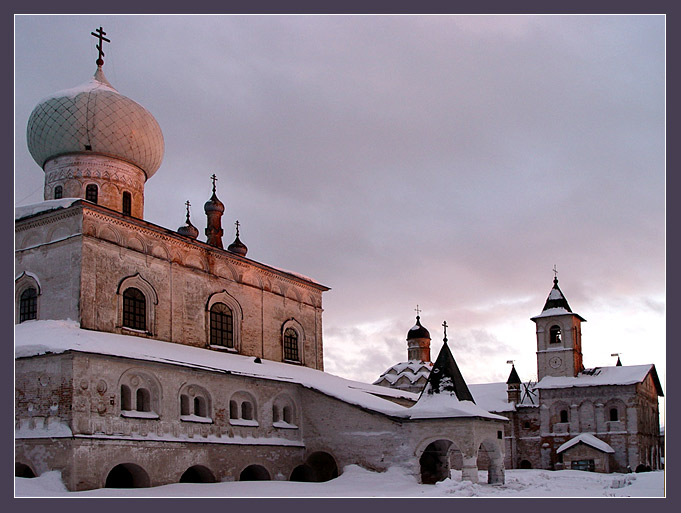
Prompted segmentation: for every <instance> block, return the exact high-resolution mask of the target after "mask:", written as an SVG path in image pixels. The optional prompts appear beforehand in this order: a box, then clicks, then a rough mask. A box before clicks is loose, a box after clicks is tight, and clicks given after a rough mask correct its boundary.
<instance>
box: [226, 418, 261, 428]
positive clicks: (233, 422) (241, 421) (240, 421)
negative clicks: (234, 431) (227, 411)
mask: <svg viewBox="0 0 681 513" xmlns="http://www.w3.org/2000/svg"><path fill="white" fill-rule="evenodd" d="M229 423H230V424H231V425H232V426H251V427H258V426H260V424H258V421H257V420H246V419H229Z"/></svg>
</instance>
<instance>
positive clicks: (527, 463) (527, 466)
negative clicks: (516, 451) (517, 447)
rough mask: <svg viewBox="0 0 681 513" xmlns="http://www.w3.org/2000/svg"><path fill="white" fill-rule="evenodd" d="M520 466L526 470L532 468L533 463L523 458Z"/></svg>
mask: <svg viewBox="0 0 681 513" xmlns="http://www.w3.org/2000/svg"><path fill="white" fill-rule="evenodd" d="M520 468H521V469H524V470H526V469H530V468H532V463H530V461H529V460H522V461H521V462H520Z"/></svg>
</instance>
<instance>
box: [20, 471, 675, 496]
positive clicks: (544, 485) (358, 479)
mask: <svg viewBox="0 0 681 513" xmlns="http://www.w3.org/2000/svg"><path fill="white" fill-rule="evenodd" d="M486 480H487V475H486V472H480V483H481V484H472V483H470V482H467V481H461V472H460V471H458V472H457V471H453V472H452V479H446V480H445V481H442V482H440V483H438V484H436V485H421V484H418V483H416V481H415V480H414V479H413V478H412V477H410V476H408V475H406V474H405V473H404V472H403V471H401V470H400V469H396V468H393V469H390V470H389V471H388V472H385V473H376V472H370V471H367V470H364V469H362V468H360V467H358V466H355V465H351V466H349V467H346V468H345V471H344V472H343V474H342V475H341V476H340V477H338V478H337V479H334V480H333V481H329V482H327V483H296V482H291V481H241V482H233V483H214V484H183V483H178V484H172V485H166V486H158V487H155V488H136V489H125V490H122V489H111V488H108V489H100V490H90V491H86V492H68V491H66V489H65V488H64V485H63V483H62V482H61V476H60V474H59V472H47V473H45V474H43V475H41V476H40V477H37V478H33V479H26V478H15V496H16V497H664V496H665V480H664V472H661V471H660V472H645V473H640V474H635V473H634V474H595V473H592V472H581V471H577V470H562V471H557V472H551V471H547V470H507V471H506V484H504V485H488V484H486Z"/></svg>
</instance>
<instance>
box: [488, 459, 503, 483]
mask: <svg viewBox="0 0 681 513" xmlns="http://www.w3.org/2000/svg"><path fill="white" fill-rule="evenodd" d="M487 482H488V483H489V484H504V483H505V482H506V474H505V471H504V459H503V458H495V459H493V460H491V461H490V462H489V469H488V470H487Z"/></svg>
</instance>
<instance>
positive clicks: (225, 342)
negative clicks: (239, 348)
mask: <svg viewBox="0 0 681 513" xmlns="http://www.w3.org/2000/svg"><path fill="white" fill-rule="evenodd" d="M210 344H211V345H215V346H223V347H229V348H233V347H234V316H233V315H232V311H231V310H230V309H229V307H228V306H227V305H225V304H224V303H215V304H214V305H213V306H212V307H211V308H210Z"/></svg>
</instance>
